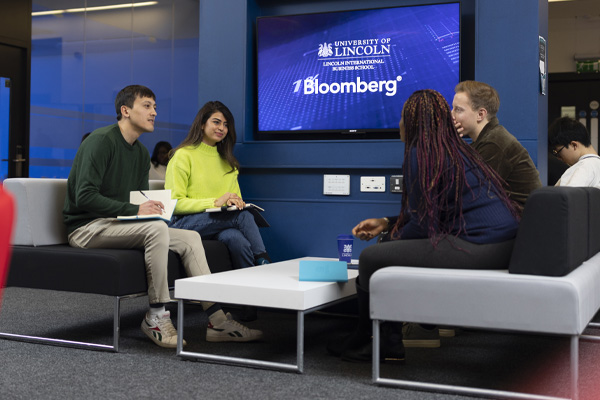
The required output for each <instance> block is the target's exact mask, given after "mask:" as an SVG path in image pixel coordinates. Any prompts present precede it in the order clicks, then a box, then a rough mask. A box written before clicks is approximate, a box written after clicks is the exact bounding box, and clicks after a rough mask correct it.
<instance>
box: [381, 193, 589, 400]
mask: <svg viewBox="0 0 600 400" xmlns="http://www.w3.org/2000/svg"><path fill="white" fill-rule="evenodd" d="M599 230H600V190H599V189H595V188H570V187H565V188H560V187H546V188H541V189H538V190H537V191H535V192H534V193H532V195H531V196H530V198H529V199H528V201H527V204H526V206H525V210H524V214H523V218H522V220H521V223H520V226H519V231H518V234H517V238H516V241H515V247H514V249H513V253H512V257H511V261H510V265H509V266H508V269H507V270H463V269H433V268H416V267H411V266H393V267H388V268H383V269H381V270H379V271H377V272H376V273H375V274H373V276H372V278H371V281H370V291H371V318H372V319H373V329H374V340H373V346H374V347H373V353H374V361H373V381H374V382H375V383H376V384H380V385H389V386H399V387H403V388H409V389H417V390H430V391H441V392H449V393H457V394H463V395H478V396H483V397H497V398H531V399H533V398H546V399H547V398H550V397H544V396H535V395H531V394H523V393H515V392H504V391H497V390H494V391H492V390H485V389H476V388H472V387H463V386H450V385H442V384H437V383H427V382H413V381H407V380H395V379H386V378H382V377H381V376H380V370H379V350H378V349H379V340H380V338H379V326H380V323H381V322H382V321H405V322H417V323H425V324H439V325H455V326H464V327H471V328H479V329H492V330H508V331H515V332H524V333H535V334H542V335H563V336H568V337H570V340H571V351H570V358H571V359H570V362H571V377H570V382H571V398H573V399H576V398H577V397H578V386H577V382H578V368H579V363H578V347H579V346H578V343H579V339H580V338H584V339H589V340H593V341H598V340H600V338H599V337H598V336H595V335H594V336H592V335H583V333H584V330H585V329H586V328H589V327H593V328H597V327H598V324H596V323H592V324H590V321H591V320H592V318H593V317H594V315H595V314H596V313H597V312H598V310H599V308H600V253H599V251H600V231H599ZM549 351H551V349H550V350H549ZM551 398H555V397H551Z"/></svg>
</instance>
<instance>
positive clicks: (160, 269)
mask: <svg viewBox="0 0 600 400" xmlns="http://www.w3.org/2000/svg"><path fill="white" fill-rule="evenodd" d="M69 244H70V245H71V246H73V247H80V248H90V249H93V248H96V249H98V248H113V249H133V248H140V249H144V259H145V263H146V276H147V278H148V298H149V301H150V304H154V303H168V302H169V301H171V297H170V295H169V285H168V281H167V263H168V257H169V255H168V254H169V250H172V251H174V252H175V253H177V254H179V256H180V257H181V261H182V263H183V266H184V268H185V271H186V273H187V275H188V276H198V275H207V274H210V269H209V267H208V262H207V261H206V255H205V253H204V247H203V246H202V241H201V240H200V235H199V234H198V233H197V232H195V231H189V230H184V229H173V228H169V227H168V226H167V224H166V223H165V222H163V221H159V220H156V221H119V220H117V219H116V218H99V219H95V220H93V221H92V222H90V223H89V224H87V225H84V226H82V227H80V228H78V229H76V230H75V231H74V232H73V233H71V234H70V235H69Z"/></svg>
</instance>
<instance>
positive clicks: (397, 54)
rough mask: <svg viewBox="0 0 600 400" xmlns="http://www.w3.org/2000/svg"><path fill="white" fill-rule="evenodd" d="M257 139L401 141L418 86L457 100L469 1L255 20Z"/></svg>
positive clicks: (449, 100) (450, 99) (449, 99)
mask: <svg viewBox="0 0 600 400" xmlns="http://www.w3.org/2000/svg"><path fill="white" fill-rule="evenodd" d="M256 39H257V53H256V56H257V57H256V61H257V68H256V74H257V75H256V76H257V81H256V84H257V87H256V94H257V99H256V105H257V120H256V122H257V135H256V138H257V139H311V140H312V139H337V138H341V137H343V138H354V137H358V138H366V139H370V138H386V137H387V138H392V137H393V138H397V137H398V136H397V135H398V121H399V119H400V112H401V109H402V105H403V104H404V102H405V101H406V99H407V98H408V97H409V96H410V95H411V94H412V93H413V92H414V91H415V90H419V89H435V90H437V91H439V92H440V93H442V95H444V97H445V98H446V99H447V100H448V102H449V103H451V102H452V98H453V96H454V86H455V85H456V84H457V83H458V82H459V80H460V4H459V3H444V4H432V5H418V6H405V7H393V8H381V9H369V10H354V11H343V12H328V13H319V14H301V15H286V16H274V17H260V18H258V19H257V21H256Z"/></svg>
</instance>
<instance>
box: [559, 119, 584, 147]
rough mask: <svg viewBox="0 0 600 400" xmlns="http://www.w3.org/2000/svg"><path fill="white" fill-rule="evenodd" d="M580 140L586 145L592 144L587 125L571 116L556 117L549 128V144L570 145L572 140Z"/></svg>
mask: <svg viewBox="0 0 600 400" xmlns="http://www.w3.org/2000/svg"><path fill="white" fill-rule="evenodd" d="M573 141H575V142H579V143H581V144H582V145H584V146H585V147H589V146H590V145H591V144H592V141H591V138H590V134H589V133H588V131H587V129H586V127H585V125H583V124H582V123H581V122H579V121H577V120H575V119H573V118H570V117H561V118H557V119H555V120H554V121H553V122H552V124H550V127H549V128H548V146H549V147H556V146H568V145H569V143H571V142H573Z"/></svg>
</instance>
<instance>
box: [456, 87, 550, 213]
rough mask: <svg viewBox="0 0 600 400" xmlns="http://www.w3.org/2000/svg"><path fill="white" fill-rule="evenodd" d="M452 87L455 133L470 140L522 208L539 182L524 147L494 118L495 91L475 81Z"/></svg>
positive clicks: (538, 176)
mask: <svg viewBox="0 0 600 400" xmlns="http://www.w3.org/2000/svg"><path fill="white" fill-rule="evenodd" d="M454 91H455V92H456V94H455V95H454V100H453V101H452V117H453V118H454V123H455V125H456V128H457V130H458V133H460V135H461V136H463V135H468V136H469V137H470V138H471V140H473V143H472V146H473V148H474V149H475V150H477V152H478V153H479V154H481V156H482V157H483V159H484V160H485V161H486V162H487V163H488V164H489V165H490V167H492V168H493V169H494V170H495V171H496V172H497V173H498V174H499V175H500V176H501V177H502V179H504V181H505V182H506V184H507V185H508V187H507V192H508V194H509V195H510V197H511V199H513V200H514V201H516V202H517V203H518V204H519V206H520V208H521V210H522V209H523V207H524V206H525V201H526V200H527V197H528V196H529V193H531V192H532V191H533V190H534V189H537V188H539V187H541V186H542V182H541V181H540V174H539V172H538V170H537V169H536V168H535V164H534V163H533V161H532V160H531V157H530V156H529V153H528V152H527V150H526V149H525V148H524V147H523V146H522V145H521V143H519V141H518V140H517V139H516V138H515V137H514V136H513V135H511V134H510V133H509V132H508V131H507V130H506V129H505V128H504V127H503V126H502V125H500V123H499V121H498V118H496V113H497V112H498V109H499V108H500V97H499V96H498V92H496V90H495V89H494V88H493V87H491V86H490V85H488V84H486V83H483V82H476V81H463V82H460V83H459V84H458V85H456V87H455V89H454Z"/></svg>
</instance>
